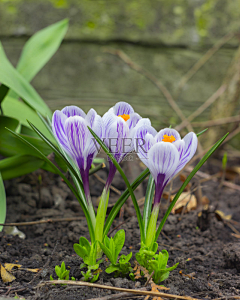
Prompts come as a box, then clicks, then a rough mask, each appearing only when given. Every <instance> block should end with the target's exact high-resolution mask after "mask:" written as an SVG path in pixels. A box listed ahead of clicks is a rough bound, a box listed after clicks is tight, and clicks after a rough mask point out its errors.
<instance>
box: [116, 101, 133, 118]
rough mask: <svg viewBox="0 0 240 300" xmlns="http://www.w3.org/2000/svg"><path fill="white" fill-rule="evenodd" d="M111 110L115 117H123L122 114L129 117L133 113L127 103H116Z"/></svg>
mask: <svg viewBox="0 0 240 300" xmlns="http://www.w3.org/2000/svg"><path fill="white" fill-rule="evenodd" d="M113 110H114V114H115V115H116V116H119V115H124V114H125V115H130V114H132V113H134V109H133V108H132V106H131V105H130V104H128V103H127V102H118V103H116V104H115V105H114V107H113Z"/></svg>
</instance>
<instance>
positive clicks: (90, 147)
mask: <svg viewBox="0 0 240 300" xmlns="http://www.w3.org/2000/svg"><path fill="white" fill-rule="evenodd" d="M85 121H86V123H87V125H88V126H89V127H90V128H91V129H92V130H93V131H94V132H95V133H96V135H97V136H98V137H99V138H100V139H102V136H103V121H102V118H101V117H100V116H99V115H98V114H97V113H96V111H95V110H94V109H90V110H89V112H88V113H87V116H86V118H85ZM99 149H100V146H99V144H98V143H97V141H96V140H95V139H94V138H93V136H92V135H91V134H90V136H89V138H88V140H87V144H86V151H87V153H86V155H87V154H90V153H91V154H93V158H94V157H95V156H96V155H97V153H98V151H99Z"/></svg>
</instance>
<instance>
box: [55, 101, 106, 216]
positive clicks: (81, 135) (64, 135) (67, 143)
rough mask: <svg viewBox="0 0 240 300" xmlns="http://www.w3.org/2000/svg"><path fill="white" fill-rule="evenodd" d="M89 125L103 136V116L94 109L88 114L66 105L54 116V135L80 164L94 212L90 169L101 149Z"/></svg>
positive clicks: (85, 187) (85, 189)
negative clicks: (90, 187) (90, 186)
mask: <svg viewBox="0 0 240 300" xmlns="http://www.w3.org/2000/svg"><path fill="white" fill-rule="evenodd" d="M87 126H89V127H90V128H91V129H92V130H93V131H94V132H95V133H96V134H97V135H98V136H99V137H100V138H102V133H103V122H102V118H101V117H100V116H99V115H98V114H97V113H96V111H95V110H94V109H90V110H89V112H88V113H87V115H86V114H85V112H84V111H83V110H82V109H80V108H78V107H76V106H66V107H65V108H64V109H62V110H61V111H59V110H56V111H55V112H54V114H53V117H52V130H53V133H54V136H55V138H56V140H57V141H58V144H59V146H60V147H61V149H62V150H63V151H64V152H65V153H66V154H67V155H68V156H70V157H71V158H72V159H73V161H74V162H75V164H76V165H77V166H78V168H79V171H80V174H81V177H82V181H83V186H84V191H85V194H86V199H87V204H88V206H89V207H90V209H91V210H92V214H94V210H93V207H92V202H91V198H90V191H89V169H90V167H91V164H92V161H93V159H94V158H95V156H96V155H97V153H98V150H99V149H98V148H97V143H96V141H95V140H94V139H93V136H92V134H91V133H90V131H89V130H88V128H87ZM94 217H95V215H94Z"/></svg>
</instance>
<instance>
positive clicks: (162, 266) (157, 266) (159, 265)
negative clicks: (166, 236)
mask: <svg viewBox="0 0 240 300" xmlns="http://www.w3.org/2000/svg"><path fill="white" fill-rule="evenodd" d="M168 257H169V255H168V252H167V250H162V252H159V254H156V255H155V256H154V259H151V260H150V261H149V268H148V272H149V274H151V273H152V272H154V273H153V281H154V282H155V283H156V284H159V283H160V282H162V281H164V280H165V279H167V278H168V276H169V272H171V271H173V270H175V269H176V267H177V266H178V263H177V264H175V265H174V266H172V267H170V268H167V263H168Z"/></svg>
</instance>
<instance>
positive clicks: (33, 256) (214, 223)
mask: <svg viewBox="0 0 240 300" xmlns="http://www.w3.org/2000/svg"><path fill="white" fill-rule="evenodd" d="M126 165H127V167H128V168H130V170H134V168H135V167H136V166H134V165H132V167H131V165H130V164H126ZM129 166H130V167H129ZM127 167H126V168H127ZM205 170H206V171H207V168H205ZM216 171H219V170H216ZM39 175H41V176H42V182H41V184H40V183H39V180H38V178H39ZM98 175H100V176H101V177H102V178H103V179H106V176H107V170H101V171H100V172H98ZM113 184H114V185H115V186H116V187H117V188H118V189H119V190H121V191H122V190H124V188H125V185H124V182H123V181H122V179H121V178H120V176H116V178H115V179H114V183H113ZM90 185H91V191H92V198H93V201H94V202H95V203H96V202H97V197H99V196H100V194H101V191H102V188H103V185H102V183H100V182H99V181H98V180H97V179H96V178H95V177H94V176H91V180H90ZM5 186H6V193H7V202H8V203H7V210H8V214H7V220H6V222H27V221H36V220H41V219H48V218H72V217H81V216H82V217H83V212H82V210H81V208H80V205H79V204H78V202H77V200H76V199H75V198H74V197H73V195H72V193H71V192H70V190H69V189H68V187H67V186H66V185H65V183H64V182H62V181H61V179H60V178H59V177H58V176H56V175H53V174H50V173H47V172H43V171H38V172H36V173H34V174H31V175H28V176H25V177H22V178H20V179H15V180H11V181H7V182H5ZM204 186H205V187H204V188H203V194H204V195H206V196H207V197H208V198H209V199H210V201H211V205H212V206H213V207H214V206H215V205H216V203H217V201H218V209H219V210H221V211H223V212H224V213H225V214H232V219H233V220H235V221H238V222H239V221H240V200H239V196H240V192H239V191H235V190H231V189H228V188H222V189H221V191H219V183H218V182H213V181H209V182H206V183H205V184H204ZM145 189H146V183H144V184H143V185H142V187H141V188H140V189H138V191H137V192H136V193H137V195H138V196H137V197H139V196H141V195H143V194H144V191H145ZM116 199H117V195H116V194H115V193H114V192H111V201H110V202H111V203H114V202H115V201H116ZM163 210H164V209H162V211H161V214H160V217H161V216H162V215H163V213H164V211H163ZM207 215H208V222H204V224H203V225H205V227H206V230H204V231H201V230H200V229H199V226H200V225H201V226H202V224H200V223H198V212H197V211H192V212H190V213H188V214H185V215H183V216H181V215H170V216H169V218H168V220H167V223H166V224H165V226H164V230H163V235H161V236H160V238H159V240H158V242H159V249H160V250H161V249H167V250H168V251H169V256H170V259H169V266H172V265H173V264H174V263H176V262H179V266H178V268H177V269H176V270H174V271H173V272H171V274H170V276H169V278H168V279H167V280H166V281H164V282H163V284H164V286H166V287H168V288H170V290H169V291H168V292H169V293H171V294H176V295H188V296H192V297H195V298H199V299H215V298H221V299H233V298H234V296H237V295H238V296H239V295H240V239H238V238H236V237H234V236H232V232H233V231H232V229H230V228H229V227H228V226H227V225H226V224H224V223H223V222H222V221H218V220H217V219H216V217H215V214H214V213H211V212H210V213H208V214H207ZM123 220H126V222H125V223H124V224H123V225H122V226H121V228H123V229H125V230H126V233H127V234H126V242H125V246H124V248H123V251H122V253H123V254H127V253H129V251H132V252H133V254H135V253H136V251H137V250H138V249H139V247H140V244H139V243H140V236H139V229H138V224H137V219H136V217H135V212H134V210H133V208H132V204H131V201H128V204H126V207H125V211H124V216H123ZM121 222H122V220H119V219H117V220H116V221H115V223H114V226H117V225H118V224H120V223H121ZM234 226H235V228H237V229H238V230H240V228H239V227H237V225H234ZM18 229H19V230H21V231H22V232H24V233H25V235H26V238H25V239H20V238H19V237H18V236H9V235H6V233H4V232H2V233H0V238H1V241H0V263H2V264H4V263H16V262H17V263H19V264H21V265H23V267H24V268H42V271H41V272H40V275H39V276H37V277H35V278H34V276H36V274H34V273H31V272H28V271H24V270H14V271H13V274H14V275H15V276H16V280H15V281H14V282H12V283H11V284H4V283H3V282H2V281H0V296H5V295H6V294H7V295H10V296H13V297H14V296H15V295H16V294H17V295H18V296H21V297H24V298H25V299H31V300H51V299H59V300H68V299H69V300H75V299H91V298H98V297H103V296H105V295H108V294H111V293H112V292H111V291H108V290H100V289H96V288H89V287H81V288H75V287H66V286H62V287H61V286H44V287H41V288H39V289H36V288H35V287H36V286H37V284H38V283H39V282H40V281H43V282H44V281H46V280H49V276H50V275H51V274H52V275H53V277H54V278H56V275H55V272H54V267H55V265H60V264H61V262H62V261H64V262H65V264H66V266H67V267H69V269H70V276H74V277H75V278H76V280H80V279H81V278H82V275H81V272H80V269H79V265H80V264H81V262H82V261H81V259H80V258H79V257H78V256H76V254H75V252H74V250H73V244H74V243H75V242H77V241H78V239H79V237H80V236H85V237H87V238H89V235H88V231H87V225H86V221H85V220H84V219H83V220H81V221H71V222H57V223H46V224H40V225H32V226H19V227H18ZM112 234H114V232H113V233H112ZM54 248H55V249H54ZM130 249H131V250H130ZM53 250H54V251H53ZM131 262H132V265H133V263H134V255H133V259H132V261H131ZM104 264H107V262H105V263H104ZM102 269H104V267H102ZM180 271H182V272H180ZM181 273H182V275H181ZM188 274H191V275H190V277H191V278H189V277H188V276H184V275H188ZM29 282H30V284H29ZM98 283H100V284H106V285H111V286H115V287H124V288H140V287H141V286H143V285H144V283H145V282H144V280H140V281H136V282H133V281H131V280H129V279H128V278H114V277H113V276H111V275H107V274H105V273H104V272H102V273H101V274H100V276H99V280H98ZM10 286H11V287H12V288H13V289H12V290H9V287H10ZM14 288H15V290H14ZM16 289H17V292H16V293H15V291H16ZM9 291H10V293H9ZM143 298H144V297H142V298H138V299H143ZM122 299H124V298H122ZM128 299H130V298H128ZM132 299H133V297H132Z"/></svg>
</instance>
